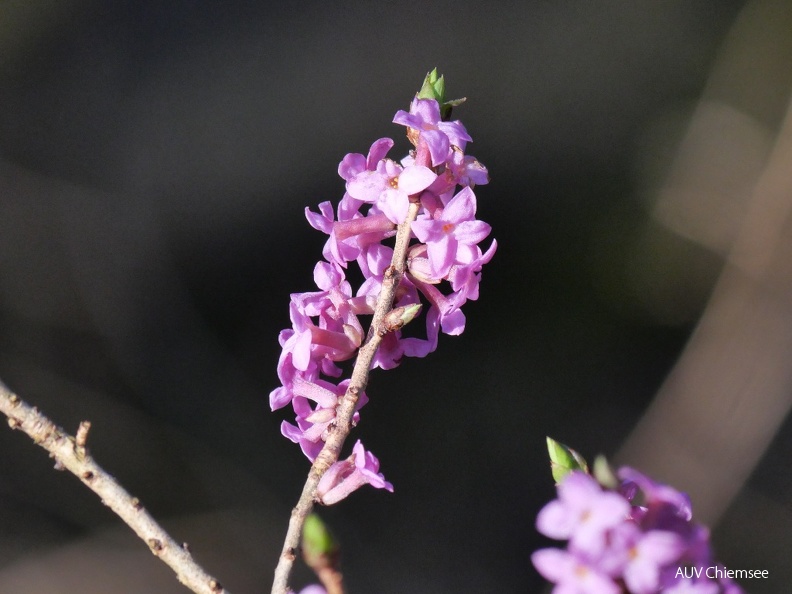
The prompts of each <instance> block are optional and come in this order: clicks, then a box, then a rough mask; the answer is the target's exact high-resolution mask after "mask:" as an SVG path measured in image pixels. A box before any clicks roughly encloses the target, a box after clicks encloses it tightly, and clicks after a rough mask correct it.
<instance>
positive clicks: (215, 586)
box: [209, 578, 223, 592]
mask: <svg viewBox="0 0 792 594" xmlns="http://www.w3.org/2000/svg"><path fill="white" fill-rule="evenodd" d="M209 589H210V590H211V591H212V592H222V591H223V586H222V584H221V583H220V582H218V581H217V580H216V579H214V578H212V579H210V580H209Z"/></svg>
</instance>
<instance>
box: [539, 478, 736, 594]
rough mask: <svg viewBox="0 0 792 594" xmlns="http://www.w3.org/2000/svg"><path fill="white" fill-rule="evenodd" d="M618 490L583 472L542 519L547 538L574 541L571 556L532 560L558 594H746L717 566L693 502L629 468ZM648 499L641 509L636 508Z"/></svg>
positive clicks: (552, 553) (553, 552) (551, 554)
mask: <svg viewBox="0 0 792 594" xmlns="http://www.w3.org/2000/svg"><path fill="white" fill-rule="evenodd" d="M618 476H619V478H620V479H621V481H622V482H621V484H620V486H619V487H618V489H617V490H608V489H603V487H601V486H600V484H599V483H598V482H597V481H596V480H595V479H594V478H593V477H592V476H590V475H589V474H587V473H585V472H583V471H581V470H576V471H573V472H571V473H569V474H568V475H567V476H566V478H564V479H563V480H562V482H561V484H559V485H558V499H555V500H553V501H551V502H550V503H548V504H547V505H546V506H545V507H544V508H542V510H541V511H540V512H539V516H538V518H537V521H536V526H537V529H538V530H539V532H541V533H542V534H544V535H545V536H549V537H551V538H555V539H563V540H568V541H569V542H568V544H567V548H566V550H562V549H553V548H549V549H541V550H539V551H536V552H535V553H534V554H533V556H532V561H533V564H534V566H535V567H536V569H537V570H538V571H539V573H541V574H542V576H544V577H545V578H546V579H547V580H549V581H551V582H553V583H555V584H556V587H555V589H554V590H553V592H555V593H557V594H560V593H561V592H564V593H566V592H576V593H578V594H586V593H590V594H619V593H622V592H629V593H632V594H653V593H656V592H664V593H667V594H740V593H742V590H741V589H740V587H739V586H737V585H736V584H735V583H734V582H732V581H730V580H728V579H727V578H721V579H713V578H712V576H713V575H716V574H717V575H723V574H722V572H712V571H709V572H708V571H707V568H710V569H712V568H713V567H714V563H713V560H712V553H711V550H710V546H709V532H708V530H707V529H706V528H705V527H704V526H701V525H700V524H697V523H695V522H693V521H692V520H691V518H692V511H691V505H690V500H689V499H688V497H687V496H686V495H685V494H684V493H680V492H679V491H676V490H675V489H673V488H672V487H669V486H667V485H662V484H659V483H656V482H654V481H653V480H651V479H650V478H648V477H646V476H645V475H643V474H641V473H640V472H638V471H636V470H633V469H632V468H628V467H624V468H621V469H620V470H619V472H618ZM639 498H640V501H641V505H636V504H635V502H636V501H637V500H638V499H639Z"/></svg>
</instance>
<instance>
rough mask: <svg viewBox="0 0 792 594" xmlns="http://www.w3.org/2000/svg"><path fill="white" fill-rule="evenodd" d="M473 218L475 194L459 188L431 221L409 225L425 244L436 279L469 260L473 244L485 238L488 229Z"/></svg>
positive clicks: (467, 189)
mask: <svg viewBox="0 0 792 594" xmlns="http://www.w3.org/2000/svg"><path fill="white" fill-rule="evenodd" d="M475 216H476V195H475V194H474V193H473V190H471V189H470V188H463V189H462V190H461V191H460V192H459V193H458V194H457V195H456V196H454V197H453V198H452V199H451V201H449V203H448V204H446V206H445V208H443V209H442V210H439V209H438V211H436V212H435V215H434V216H433V217H432V218H431V219H427V218H424V219H421V220H417V221H414V222H413V224H412V230H413V233H415V236H416V237H417V238H418V240H419V241H422V242H424V243H425V244H426V246H427V253H428V255H429V265H430V268H431V271H432V274H433V275H434V277H435V278H436V279H442V278H445V277H446V275H447V274H448V272H449V270H451V266H452V265H453V264H455V263H456V262H457V261H459V262H465V261H468V262H469V261H471V260H472V259H473V257H475V256H474V254H475V253H476V250H475V247H476V244H477V243H478V242H480V241H481V240H482V239H484V238H485V237H487V235H489V233H490V230H491V227H490V226H489V225H488V224H487V223H484V222H483V221H477V220H475ZM471 256H473V257H471Z"/></svg>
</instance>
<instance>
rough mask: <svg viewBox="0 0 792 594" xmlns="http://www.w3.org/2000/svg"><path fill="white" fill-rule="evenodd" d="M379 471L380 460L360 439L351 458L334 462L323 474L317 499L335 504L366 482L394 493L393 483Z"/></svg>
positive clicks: (317, 491)
mask: <svg viewBox="0 0 792 594" xmlns="http://www.w3.org/2000/svg"><path fill="white" fill-rule="evenodd" d="M378 471H379V460H377V458H376V457H375V456H374V454H372V453H371V452H367V451H366V450H365V449H363V444H362V443H360V440H358V441H357V443H355V447H354V448H353V449H352V455H351V456H350V457H349V458H347V459H346V460H341V461H338V462H336V463H334V464H333V465H332V466H331V467H330V468H328V469H327V472H325V473H324V475H322V478H321V479H320V480H319V484H318V485H317V487H316V498H317V501H319V502H320V503H322V504H324V505H333V504H334V503H338V502H339V501H341V500H342V499H344V498H345V497H347V496H348V495H349V494H350V493H352V492H353V491H356V490H357V489H359V488H360V487H362V486H363V485H365V484H369V485H371V486H372V487H375V488H377V489H386V490H387V491H390V492H391V493H393V485H392V484H390V483H389V482H388V481H386V480H385V477H384V476H382V474H381V473H379V472H378Z"/></svg>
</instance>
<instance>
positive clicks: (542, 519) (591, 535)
mask: <svg viewBox="0 0 792 594" xmlns="http://www.w3.org/2000/svg"><path fill="white" fill-rule="evenodd" d="M629 511H630V505H629V504H628V503H627V501H626V500H625V499H624V498H623V497H622V496H621V495H618V494H616V493H612V492H609V491H603V490H602V487H600V486H599V484H598V483H597V481H595V480H594V479H593V478H592V477H591V476H589V475H588V474H586V473H584V472H580V471H575V472H572V473H570V474H569V475H567V477H566V478H565V479H564V481H563V482H562V483H561V484H560V485H558V499H554V500H553V501H551V502H550V503H548V504H547V505H545V506H544V507H543V508H542V510H541V511H540V512H539V515H538V517H537V518H536V528H537V530H539V532H541V533H542V534H544V535H545V536H549V537H550V538H556V539H569V541H570V543H569V544H570V547H571V548H575V549H579V550H584V551H589V552H595V551H597V550H599V549H601V548H603V546H604V543H605V533H606V531H607V530H608V529H610V528H613V527H615V526H617V525H618V524H620V523H622V522H624V520H625V518H626V517H627V514H628V513H629Z"/></svg>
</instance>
